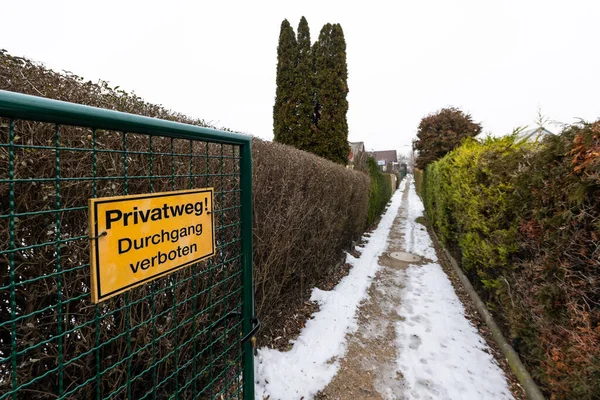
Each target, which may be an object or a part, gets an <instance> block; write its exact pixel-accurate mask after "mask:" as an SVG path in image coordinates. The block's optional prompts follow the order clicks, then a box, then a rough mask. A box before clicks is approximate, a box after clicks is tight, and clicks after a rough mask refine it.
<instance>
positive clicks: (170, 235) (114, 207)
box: [89, 188, 215, 303]
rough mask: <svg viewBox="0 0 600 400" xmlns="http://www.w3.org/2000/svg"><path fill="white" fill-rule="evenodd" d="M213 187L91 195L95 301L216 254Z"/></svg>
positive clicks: (91, 251)
mask: <svg viewBox="0 0 600 400" xmlns="http://www.w3.org/2000/svg"><path fill="white" fill-rule="evenodd" d="M212 208H213V189H212V188H207V189H196V190H181V191H176V192H164V193H152V194H142V195H133V196H117V197H104V198H98V199H90V200H89V210H90V236H91V237H92V240H91V246H90V259H91V266H92V273H91V276H92V282H91V286H92V290H91V291H92V301H93V302H94V303H97V302H100V301H103V300H106V299H108V298H110V297H112V296H115V295H117V294H119V293H123V292H125V291H127V290H129V289H131V288H133V287H135V286H138V285H141V284H143V283H146V282H149V281H151V280H153V279H156V278H159V277H161V276H164V275H166V274H169V273H171V272H174V271H176V270H178V269H180V268H183V267H185V266H187V265H190V264H193V263H195V262H198V261H201V260H204V259H206V258H208V257H211V256H213V255H214V254H215V234H214V225H213V213H212Z"/></svg>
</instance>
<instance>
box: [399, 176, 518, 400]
mask: <svg viewBox="0 0 600 400" xmlns="http://www.w3.org/2000/svg"><path fill="white" fill-rule="evenodd" d="M409 190H410V193H409V197H408V205H406V206H407V207H408V218H407V221H406V225H405V241H406V250H407V251H409V252H414V253H416V254H418V255H421V256H423V257H425V258H427V259H429V261H431V262H430V263H426V264H425V265H421V266H417V265H411V266H409V267H408V268H407V269H406V270H405V271H400V272H399V273H400V274H401V278H402V280H403V281H404V282H405V286H404V288H403V289H402V301H401V303H400V304H401V306H400V307H399V309H398V314H399V315H400V316H401V317H403V318H404V321H400V322H398V323H396V341H397V347H398V358H397V365H398V370H399V371H400V372H401V374H402V376H403V377H404V380H405V385H406V393H405V395H406V397H407V398H410V399H413V398H414V399H420V400H426V399H461V400H463V399H464V400H469V399H473V400H484V399H494V400H496V399H498V400H502V399H512V398H513V397H512V395H511V393H510V391H509V389H508V386H507V383H506V378H505V376H504V373H503V371H502V370H501V369H500V368H499V367H498V365H497V364H496V362H495V360H494V358H493V357H492V356H491V355H490V354H489V348H488V346H487V345H486V343H485V342H484V340H483V339H482V338H481V336H480V335H479V333H478V332H477V330H476V329H475V327H473V325H472V324H471V323H470V322H469V321H468V320H467V319H466V317H465V314H464V307H463V305H462V303H461V302H460V300H459V299H458V297H457V296H456V293H455V292H454V288H453V287H452V284H451V283H450V280H449V279H448V277H447V276H446V274H445V273H444V271H443V270H442V268H441V267H440V265H439V264H437V257H436V255H435V249H434V248H433V243H432V241H431V238H430V237H429V234H428V233H427V231H426V230H425V229H424V227H423V226H422V225H420V224H418V223H417V222H416V221H415V219H416V218H417V217H419V216H421V215H423V204H422V202H421V199H420V198H419V197H418V196H417V194H416V193H415V189H414V184H411V185H410V187H409Z"/></svg>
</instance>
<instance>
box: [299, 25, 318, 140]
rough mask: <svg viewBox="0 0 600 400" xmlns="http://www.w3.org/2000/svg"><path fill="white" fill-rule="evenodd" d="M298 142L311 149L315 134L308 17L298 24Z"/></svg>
mask: <svg viewBox="0 0 600 400" xmlns="http://www.w3.org/2000/svg"><path fill="white" fill-rule="evenodd" d="M295 88H296V101H297V108H296V111H297V121H298V125H297V127H296V129H297V134H296V138H297V142H296V144H295V146H296V147H298V148H299V149H302V150H307V151H310V147H311V145H312V136H313V129H314V125H313V112H314V106H313V97H314V76H313V65H312V55H311V48H310V30H309V28H308V22H307V21H306V18H304V17H302V18H301V19H300V24H299V25H298V64H297V66H296V85H295Z"/></svg>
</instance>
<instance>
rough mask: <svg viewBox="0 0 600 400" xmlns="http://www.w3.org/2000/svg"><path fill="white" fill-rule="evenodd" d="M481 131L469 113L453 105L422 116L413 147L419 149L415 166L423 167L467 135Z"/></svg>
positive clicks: (477, 133) (472, 135)
mask: <svg viewBox="0 0 600 400" xmlns="http://www.w3.org/2000/svg"><path fill="white" fill-rule="evenodd" d="M480 132H481V125H480V124H478V123H476V122H473V119H472V118H471V115H470V114H465V113H464V112H463V111H461V110H459V109H458V108H455V107H450V108H442V109H441V110H439V111H437V112H435V113H433V114H429V115H427V116H426V117H423V119H422V120H421V122H420V123H419V129H418V130H417V138H418V139H417V141H416V142H415V148H416V149H417V150H418V151H419V157H418V158H417V160H416V164H415V165H416V167H417V168H420V169H425V167H426V166H427V165H428V164H430V163H432V162H434V161H436V160H439V159H440V158H442V157H444V156H445V155H446V154H448V153H449V152H450V151H452V150H453V149H454V148H456V147H458V146H460V144H461V142H462V141H463V140H464V139H465V138H468V137H475V136H477V135H479V133H480Z"/></svg>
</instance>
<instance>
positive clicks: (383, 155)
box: [369, 150, 398, 163]
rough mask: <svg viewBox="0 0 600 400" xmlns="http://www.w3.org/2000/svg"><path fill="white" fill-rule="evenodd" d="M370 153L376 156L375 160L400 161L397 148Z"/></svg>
mask: <svg viewBox="0 0 600 400" xmlns="http://www.w3.org/2000/svg"><path fill="white" fill-rule="evenodd" d="M369 154H371V156H373V158H375V161H385V162H386V163H389V162H398V154H397V153H396V150H382V151H372V152H370V153H369Z"/></svg>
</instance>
